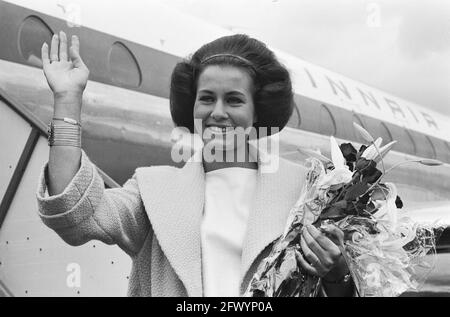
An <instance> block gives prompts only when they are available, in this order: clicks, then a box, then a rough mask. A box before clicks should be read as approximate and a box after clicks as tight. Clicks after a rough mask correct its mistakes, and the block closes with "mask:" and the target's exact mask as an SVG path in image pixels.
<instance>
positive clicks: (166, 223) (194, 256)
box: [137, 151, 205, 296]
mask: <svg viewBox="0 0 450 317" xmlns="http://www.w3.org/2000/svg"><path fill="white" fill-rule="evenodd" d="M199 158H200V159H199ZM137 173H138V182H139V186H140V192H141V195H142V200H143V202H144V205H145V209H146V211H147V215H148V217H149V219H150V223H151V224H152V227H153V231H154V233H155V235H156V237H157V239H158V242H159V244H160V246H161V249H162V251H163V252H164V254H165V256H166V257H167V259H168V260H169V263H170V264H171V266H172V267H173V269H174V271H175V272H176V274H177V275H178V277H179V278H180V280H181V281H182V282H183V284H184V286H185V288H186V291H187V293H188V296H202V292H203V287H202V273H201V245H200V243H201V240H200V225H201V219H202V215H203V204H204V192H205V180H204V179H205V173H204V170H203V165H202V163H201V151H200V152H197V153H196V154H194V156H193V157H191V159H190V160H189V161H188V162H187V163H186V164H185V165H184V167H183V168H181V169H176V168H173V167H165V168H161V167H156V168H140V169H138V171H137Z"/></svg>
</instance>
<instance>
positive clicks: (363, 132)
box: [353, 122, 374, 143]
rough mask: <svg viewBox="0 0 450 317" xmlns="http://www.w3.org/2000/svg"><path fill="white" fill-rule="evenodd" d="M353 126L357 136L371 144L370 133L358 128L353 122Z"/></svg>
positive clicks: (360, 127)
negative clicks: (357, 133)
mask: <svg viewBox="0 0 450 317" xmlns="http://www.w3.org/2000/svg"><path fill="white" fill-rule="evenodd" d="M353 126H354V127H355V129H356V130H357V131H358V132H359V134H360V135H361V136H362V138H363V139H364V140H366V141H367V142H369V143H372V142H373V140H374V139H373V137H372V136H371V135H370V133H369V132H368V131H367V130H366V129H364V128H363V127H362V126H360V125H359V124H357V123H356V122H353Z"/></svg>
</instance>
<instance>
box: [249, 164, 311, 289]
mask: <svg viewBox="0 0 450 317" xmlns="http://www.w3.org/2000/svg"><path fill="white" fill-rule="evenodd" d="M258 161H260V160H258ZM277 165H278V167H277V168H275V169H274V170H273V171H272V172H264V171H263V170H262V169H261V164H259V168H258V177H257V182H258V184H257V189H256V194H255V202H254V207H253V209H252V210H251V212H250V216H249V220H248V225H247V233H246V237H245V239H244V246H243V251H242V265H241V284H242V283H243V281H244V280H248V278H246V275H247V274H249V273H251V272H249V269H250V267H251V266H252V264H253V262H254V261H255V259H256V258H257V257H258V255H259V254H260V253H261V252H262V251H263V250H264V249H265V248H266V247H267V246H268V245H270V244H271V243H272V242H273V241H274V240H275V239H277V238H278V237H279V236H280V235H281V234H282V233H283V230H284V228H285V226H286V221H287V218H288V215H289V211H290V210H291V208H292V207H293V206H294V204H295V202H296V201H297V200H298V198H299V196H300V190H301V187H302V184H303V182H304V179H305V168H304V167H302V166H300V165H297V164H294V163H291V162H288V161H286V160H284V159H281V158H280V159H279V161H278V163H277ZM244 286H245V285H241V288H242V287H244ZM245 288H246V287H244V288H243V289H245Z"/></svg>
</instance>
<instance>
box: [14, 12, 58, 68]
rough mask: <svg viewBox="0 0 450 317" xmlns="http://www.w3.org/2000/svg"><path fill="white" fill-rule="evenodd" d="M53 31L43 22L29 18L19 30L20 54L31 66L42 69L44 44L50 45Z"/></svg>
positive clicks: (34, 17)
mask: <svg viewBox="0 0 450 317" xmlns="http://www.w3.org/2000/svg"><path fill="white" fill-rule="evenodd" d="M52 36H53V31H52V30H51V29H50V27H49V26H48V25H47V24H45V22H44V21H43V20H41V19H40V18H38V17H36V16H29V17H27V18H26V19H25V20H23V22H22V25H21V26H20V29H19V52H20V54H21V55H22V57H23V58H24V59H25V60H26V61H27V62H28V63H29V64H31V65H33V66H37V67H42V60H41V48H42V44H43V43H44V42H47V44H49V45H50V43H51V40H52Z"/></svg>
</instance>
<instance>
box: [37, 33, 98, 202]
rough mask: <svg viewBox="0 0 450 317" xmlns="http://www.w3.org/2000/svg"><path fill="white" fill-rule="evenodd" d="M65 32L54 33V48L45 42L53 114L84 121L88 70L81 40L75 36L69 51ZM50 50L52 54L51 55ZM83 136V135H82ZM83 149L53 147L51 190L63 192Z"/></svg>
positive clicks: (45, 57) (44, 52)
mask: <svg viewBox="0 0 450 317" xmlns="http://www.w3.org/2000/svg"><path fill="white" fill-rule="evenodd" d="M67 47H68V43H67V38H66V34H65V33H64V32H60V34H59V36H58V35H57V34H55V35H53V38H52V43H51V48H50V52H49V47H48V45H47V43H44V45H43V46H42V62H43V68H44V74H45V77H46V78H47V82H48V84H49V86H50V88H51V90H52V92H53V96H54V109H53V114H54V117H57V118H58V117H59V118H64V117H66V118H71V119H74V120H76V121H78V122H80V121H81V106H82V97H83V91H84V89H85V87H86V84H87V80H88V77H89V70H88V68H87V67H86V65H85V64H84V62H83V60H82V59H81V56H80V42H79V40H78V38H77V37H76V36H72V45H71V46H70V49H69V53H68V52H67ZM49 53H50V55H49ZM80 137H81V136H80ZM80 159H81V150H80V148H78V147H74V146H52V147H50V154H49V164H48V176H49V177H48V182H49V183H48V193H49V195H56V194H59V193H61V192H62V191H63V190H64V188H66V186H67V185H68V184H69V182H70V181H71V180H72V178H73V177H74V175H75V174H76V172H77V171H78V169H79V167H80Z"/></svg>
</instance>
